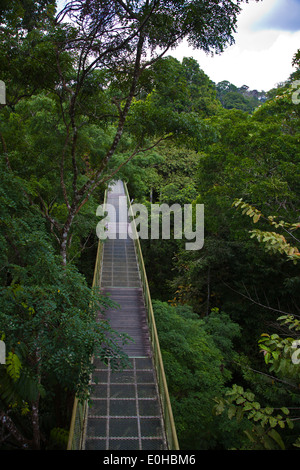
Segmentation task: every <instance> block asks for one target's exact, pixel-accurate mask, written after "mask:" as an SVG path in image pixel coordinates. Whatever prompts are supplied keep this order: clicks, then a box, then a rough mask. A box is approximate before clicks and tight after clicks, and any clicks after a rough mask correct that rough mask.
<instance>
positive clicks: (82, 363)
mask: <svg viewBox="0 0 300 470" xmlns="http://www.w3.org/2000/svg"><path fill="white" fill-rule="evenodd" d="M3 163H4V162H3V160H2V161H1V164H2V165H1V185H0V186H1V187H0V197H1V209H0V211H1V215H0V220H1V223H0V237H1V243H2V253H1V257H2V269H1V274H0V275H1V289H0V294H1V295H0V331H1V336H2V335H3V334H4V335H5V344H6V351H7V360H6V365H5V366H2V367H1V370H0V376H1V377H0V382H1V386H0V406H1V412H2V413H3V412H4V413H6V414H7V416H8V415H9V417H10V419H11V420H12V421H13V422H14V426H15V427H16V428H17V429H18V433H19V435H21V436H23V437H24V436H26V438H27V439H28V445H29V446H31V445H35V444H34V440H35V439H36V437H37V436H35V435H34V426H33V421H31V420H33V409H34V408H35V409H38V410H39V420H40V422H41V424H42V423H43V420H44V417H46V416H47V415H48V413H49V410H52V413H53V415H52V418H51V419H52V420H54V422H53V423H52V424H54V425H55V424H59V423H55V418H54V417H55V415H56V416H60V419H61V420H62V421H64V420H66V421H65V423H67V425H68V424H69V421H68V420H69V419H70V411H71V410H70V402H69V401H68V397H69V396H74V395H75V394H77V396H78V397H79V398H80V399H84V398H88V396H89V377H90V373H91V371H92V367H93V366H92V364H91V361H90V358H91V356H92V355H93V354H95V355H96V356H99V357H101V358H102V359H104V356H105V355H106V353H107V348H109V349H110V351H111V355H112V359H114V358H115V357H116V358H117V360H118V362H119V361H120V359H121V362H120V366H121V367H122V364H123V363H125V361H126V356H125V355H124V354H123V353H122V345H121V346H120V345H119V339H120V338H119V334H117V333H116V332H114V331H113V330H111V328H110V326H109V324H108V323H107V322H105V321H103V322H97V321H96V314H97V313H98V312H99V311H100V312H101V311H103V309H104V308H107V306H108V305H109V306H113V304H112V303H111V301H109V300H108V299H106V298H103V297H102V296H101V295H99V293H98V292H96V291H95V292H92V291H91V289H90V288H89V287H88V286H87V284H86V281H85V279H84V277H83V276H82V275H81V274H79V272H78V271H77V269H76V268H75V267H74V266H72V265H68V266H67V267H65V268H64V267H63V266H62V264H61V259H60V257H59V256H58V255H57V254H56V253H55V249H54V246H53V244H52V243H51V239H50V237H49V235H48V233H47V230H46V224H45V222H44V220H43V219H42V217H41V216H40V214H39V213H38V211H37V210H36V208H35V207H34V206H31V205H30V204H29V202H28V201H27V199H25V198H24V195H23V188H22V186H21V185H20V182H19V180H18V179H17V178H15V177H14V176H13V175H12V174H11V172H9V171H7V170H6V168H5V166H4V164H3ZM125 341H127V338H126V337H124V342H125ZM122 361H123V362H122ZM45 421H47V420H45ZM41 432H42V435H44V433H45V435H46V437H47V433H48V432H49V429H48V428H47V426H46V427H45V428H42V431H41ZM24 438H25V437H24ZM15 444H16V445H18V442H16V443H15ZM44 445H45V442H44V441H42V446H44Z"/></svg>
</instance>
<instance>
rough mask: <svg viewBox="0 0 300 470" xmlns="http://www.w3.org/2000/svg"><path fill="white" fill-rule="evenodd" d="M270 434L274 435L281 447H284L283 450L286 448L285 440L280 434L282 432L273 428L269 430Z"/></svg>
mask: <svg viewBox="0 0 300 470" xmlns="http://www.w3.org/2000/svg"><path fill="white" fill-rule="evenodd" d="M268 434H269V436H270V437H272V439H274V441H275V442H276V443H277V444H278V445H279V447H280V448H281V449H282V450H285V445H284V442H283V440H282V438H281V436H280V434H279V433H278V432H277V431H276V430H275V429H271V430H270V431H269V432H268Z"/></svg>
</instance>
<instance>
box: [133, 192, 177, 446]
mask: <svg viewBox="0 0 300 470" xmlns="http://www.w3.org/2000/svg"><path fill="white" fill-rule="evenodd" d="M124 187H125V193H126V197H127V203H128V208H129V214H130V216H131V218H132V221H133V223H132V224H131V228H132V230H133V238H134V243H135V247H136V255H137V259H138V264H139V269H140V275H141V283H142V288H143V294H144V301H145V307H146V312H147V320H148V327H149V332H150V339H151V344H152V351H153V359H154V365H155V369H156V375H157V382H158V389H159V394H160V400H161V405H162V412H163V418H164V425H165V432H166V438H167V444H168V448H169V449H170V450H179V444H178V439H177V433H176V427H175V422H174V417H173V411H172V406H171V401H170V396H169V391H168V384H167V380H166V376H165V371H164V365H163V360H162V355H161V350H160V345H159V338H158V333H157V329H156V323H155V317H154V312H153V307H152V301H151V294H150V289H149V284H148V279H147V274H146V269H145V264H144V258H143V254H142V249H141V244H140V240H139V237H138V234H137V230H136V224H135V221H134V215H133V211H132V207H131V203H130V198H129V193H128V189H127V185H126V183H124Z"/></svg>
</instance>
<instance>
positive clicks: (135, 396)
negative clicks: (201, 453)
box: [84, 182, 167, 450]
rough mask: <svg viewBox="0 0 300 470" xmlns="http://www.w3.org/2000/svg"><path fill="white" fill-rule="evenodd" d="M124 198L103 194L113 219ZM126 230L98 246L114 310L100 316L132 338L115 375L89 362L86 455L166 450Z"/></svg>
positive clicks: (117, 191)
mask: <svg viewBox="0 0 300 470" xmlns="http://www.w3.org/2000/svg"><path fill="white" fill-rule="evenodd" d="M124 195H125V191H124V187H123V184H122V182H117V184H116V185H115V186H113V187H112V190H111V191H109V193H108V198H107V202H108V203H109V204H112V205H113V206H114V207H115V209H116V213H117V216H119V215H120V214H119V213H120V210H119V206H118V198H119V196H124ZM123 216H124V214H123ZM123 218H124V217H123ZM127 228H128V227H127V222H126V220H125V222H124V221H123V222H122V225H121V227H118V226H116V227H113V230H115V229H117V232H119V234H118V235H117V236H116V238H115V239H113V238H108V239H107V240H106V241H105V242H104V249H103V259H102V267H101V286H100V287H101V290H102V292H103V293H105V294H106V295H107V294H108V295H110V297H111V299H112V300H114V301H115V302H116V303H117V304H118V305H119V306H120V308H119V309H107V311H106V312H105V314H104V315H105V317H106V318H107V319H108V320H109V323H110V326H111V327H112V328H113V329H114V330H115V331H118V332H119V333H127V334H128V335H129V336H130V337H131V338H132V340H133V341H132V342H129V343H128V344H127V345H125V346H124V351H125V353H126V354H127V355H128V357H129V358H130V363H131V367H130V368H129V369H125V370H122V371H117V372H116V371H113V370H112V368H111V367H110V363H109V360H108V364H107V365H105V364H104V363H101V362H100V361H99V360H95V367H96V369H95V371H94V373H93V375H92V393H91V406H90V407H89V410H88V415H87V419H86V430H85V440H84V449H86V450H164V449H167V444H166V439H165V432H164V423H163V419H162V413H161V404H160V398H159V393H158V388H157V381H156V375H155V371H154V367H153V363H152V351H151V342H150V335H149V330H148V324H147V318H146V310H145V304H144V299H143V292H142V286H141V281H140V274H139V269H138V263H137V258H136V253H135V247H134V242H133V240H132V239H131V238H130V237H129V236H127V238H125V237H124V233H125V232H126V231H127Z"/></svg>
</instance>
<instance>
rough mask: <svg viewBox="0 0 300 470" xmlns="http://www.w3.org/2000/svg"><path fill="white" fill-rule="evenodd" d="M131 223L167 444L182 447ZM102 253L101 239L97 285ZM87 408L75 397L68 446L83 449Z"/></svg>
mask: <svg viewBox="0 0 300 470" xmlns="http://www.w3.org/2000/svg"><path fill="white" fill-rule="evenodd" d="M124 187H125V193H126V197H127V201H128V208H129V213H130V215H131V217H132V219H133V220H134V217H133V212H132V207H131V203H130V198H129V194H128V189H127V185H126V184H124ZM106 200H107V192H106V193H105V197H104V203H106ZM131 227H132V228H133V231H134V243H135V248H136V255H137V260H138V264H139V270H140V275H141V284H142V288H143V294H144V301H145V307H146V312H147V320H148V327H149V333H150V339H151V344H152V351H153V359H154V366H155V369H156V376H157V383H158V389H159V394H160V401H161V405H162V412H163V419H164V425H165V433H166V439H167V444H168V448H169V449H170V450H179V444H178V439H177V433H176V428H175V422H174V417H173V412H172V406H171V401H170V396H169V392H168V384H167V380H166V376H165V371H164V365H163V360H162V355H161V350H160V345H159V339H158V334H157V329H156V324H155V317H154V312H153V307H152V301H151V295H150V289H149V285H148V279H147V275H146V270H145V265H144V259H143V254H142V249H141V245H140V241H139V238H138V236H137V230H136V225H135V222H133V223H132V224H131ZM102 255H103V243H102V242H101V240H99V242H98V250H97V257H96V263H95V270H94V278H93V286H92V287H93V288H94V287H97V286H100V283H101V260H102ZM87 409H88V405H87V402H84V403H82V402H80V401H79V400H78V398H77V397H75V400H74V405H73V412H72V418H71V425H70V432H69V441H68V447H67V450H81V449H82V445H83V443H84V432H85V424H86V417H87Z"/></svg>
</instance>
